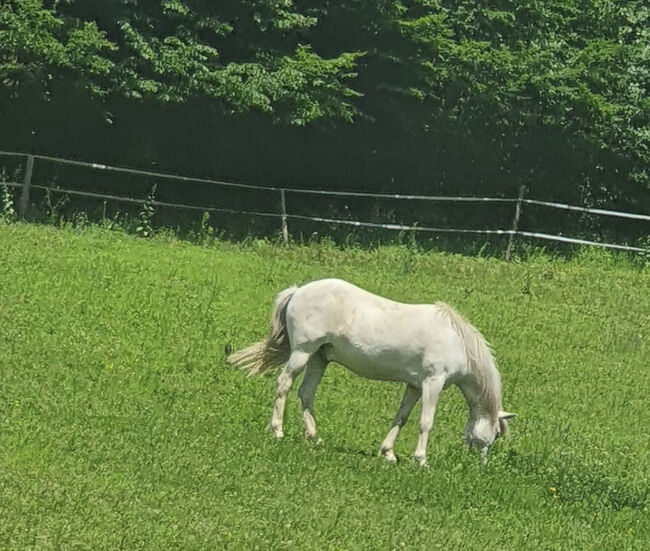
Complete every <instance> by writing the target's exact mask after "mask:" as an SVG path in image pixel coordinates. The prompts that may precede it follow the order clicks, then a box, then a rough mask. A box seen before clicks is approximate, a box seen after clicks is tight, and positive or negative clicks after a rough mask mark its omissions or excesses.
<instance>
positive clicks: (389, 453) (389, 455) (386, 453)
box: [379, 450, 397, 465]
mask: <svg viewBox="0 0 650 551" xmlns="http://www.w3.org/2000/svg"><path fill="white" fill-rule="evenodd" d="M379 455H381V456H382V457H383V458H384V460H385V461H386V463H390V464H391V465H395V464H396V463H397V457H395V453H394V452H393V450H379Z"/></svg>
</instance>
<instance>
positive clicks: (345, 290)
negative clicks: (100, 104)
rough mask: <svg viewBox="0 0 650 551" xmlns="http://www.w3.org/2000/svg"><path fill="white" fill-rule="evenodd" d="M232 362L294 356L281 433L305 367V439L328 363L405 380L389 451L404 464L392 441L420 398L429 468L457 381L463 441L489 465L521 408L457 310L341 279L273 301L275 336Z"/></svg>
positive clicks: (422, 459) (280, 392)
mask: <svg viewBox="0 0 650 551" xmlns="http://www.w3.org/2000/svg"><path fill="white" fill-rule="evenodd" d="M228 360H229V362H230V363H232V364H233V365H235V366H238V367H240V368H242V369H247V370H248V372H249V376H250V375H255V374H257V373H261V372H263V371H266V370H268V369H270V368H273V367H277V366H279V365H281V364H284V363H285V362H286V366H285V367H284V370H283V371H282V372H281V373H280V375H279V377H278V385H277V394H276V399H275V406H274V408H273V415H272V418H271V428H272V429H273V432H274V433H275V436H276V437H277V438H282V437H283V436H284V433H283V431H282V418H283V415H284V406H285V402H286V398H287V394H288V392H289V390H290V389H291V386H292V384H293V381H294V379H295V378H296V377H297V376H298V375H299V374H300V373H301V372H302V371H303V370H305V376H304V379H303V382H302V385H301V386H300V390H299V395H300V400H301V402H302V411H303V420H304V424H305V436H306V437H307V438H313V437H314V436H316V422H315V420H314V413H313V407H314V395H315V393H316V388H317V387H318V384H319V383H320V380H321V378H322V376H323V373H324V371H325V368H326V366H327V364H328V363H329V362H331V361H335V362H338V363H339V364H341V365H343V366H345V367H346V368H348V369H349V370H350V371H352V372H354V373H356V374H357V375H361V376H362V377H367V378H370V379H379V380H383V381H399V382H404V383H406V390H405V392H404V397H403V398H402V403H401V405H400V407H399V409H398V411H397V415H396V416H395V421H394V422H393V426H392V427H391V429H390V431H389V432H388V434H387V436H386V438H385V439H384V441H383V443H382V445H381V451H380V453H381V455H383V456H384V457H385V458H386V460H387V461H389V462H391V463H394V462H396V457H395V453H394V452H393V446H394V445H395V440H396V439H397V435H398V434H399V431H400V429H401V428H402V426H403V425H404V424H405V423H406V421H407V420H408V417H409V414H410V413H411V410H412V409H413V406H414V405H415V403H416V402H417V401H418V399H419V398H422V412H421V415H420V435H419V438H418V443H417V447H416V449H415V455H414V459H415V461H417V462H418V463H419V464H420V465H426V449H427V441H428V438H429V432H430V431H431V428H432V426H433V417H434V413H435V408H436V403H437V401H438V397H439V395H440V392H441V391H442V390H444V389H445V388H447V387H448V386H449V385H450V384H455V385H457V386H458V387H459V388H460V390H461V392H462V393H463V396H464V397H465V399H466V400H467V403H468V405H469V420H468V421H467V425H466V427H465V439H466V443H467V445H468V447H469V448H471V447H472V446H475V447H477V448H478V449H479V450H480V451H481V456H482V458H483V462H484V463H486V462H487V458H488V453H489V451H490V448H491V447H492V445H493V444H494V441H495V440H496V439H497V438H498V437H499V436H500V435H502V434H505V433H506V431H507V429H508V422H507V419H509V418H511V417H514V414H512V413H507V412H504V411H502V410H501V379H500V376H499V372H498V371H497V367H496V362H495V360H494V357H493V356H492V352H491V350H490V348H489V346H488V344H487V342H486V341H485V339H484V338H483V336H482V335H481V333H479V331H478V330H477V329H475V328H474V327H473V326H472V325H471V324H470V323H469V322H468V321H467V320H465V319H464V318H463V317H462V316H461V315H460V314H459V313H457V312H456V311H455V310H454V309H453V308H452V307H451V306H449V305H447V304H444V303H442V302H438V303H436V304H402V303H399V302H394V301H392V300H388V299H385V298H382V297H379V296H377V295H374V294H372V293H369V292H368V291H365V290H363V289H360V288H359V287H356V286H355V285H352V284H351V283H347V282H345V281H342V280H340V279H323V280H320V281H314V282H312V283H308V284H306V285H304V286H302V287H300V288H298V287H291V288H289V289H286V290H284V291H282V292H281V293H280V294H278V296H277V297H276V299H275V303H274V306H273V314H272V317H271V332H270V335H269V337H268V338H267V339H266V340H265V341H261V342H258V343H256V344H253V345H251V346H249V347H248V348H245V349H243V350H240V351H238V352H236V353H234V354H232V355H231V356H230V357H229V358H228Z"/></svg>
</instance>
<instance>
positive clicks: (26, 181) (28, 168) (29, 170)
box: [18, 155, 34, 218]
mask: <svg viewBox="0 0 650 551" xmlns="http://www.w3.org/2000/svg"><path fill="white" fill-rule="evenodd" d="M33 172H34V155H27V163H26V165H25V178H23V192H22V194H21V196H20V203H19V204H18V214H20V217H21V218H25V213H26V212H27V209H28V208H29V188H30V187H31V185H32V174H33Z"/></svg>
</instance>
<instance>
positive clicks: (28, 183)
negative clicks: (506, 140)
mask: <svg viewBox="0 0 650 551" xmlns="http://www.w3.org/2000/svg"><path fill="white" fill-rule="evenodd" d="M0 156H5V157H6V156H10V157H14V158H21V157H22V158H24V163H25V168H24V171H23V174H24V177H23V181H22V182H12V181H6V182H2V183H4V184H5V185H7V186H10V187H17V188H22V191H21V194H20V200H19V214H20V215H21V216H24V214H25V212H26V211H27V209H28V206H29V204H30V191H31V190H32V189H39V190H51V191H56V192H59V193H66V194H68V195H73V196H74V195H78V196H84V197H92V198H97V199H103V200H105V201H115V202H123V203H135V204H145V203H150V204H152V205H155V206H161V207H171V208H176V209H186V210H197V211H202V212H217V213H231V214H243V215H247V216H256V217H258V216H259V217H271V218H277V219H278V222H279V230H280V231H281V234H282V238H283V239H284V240H285V241H288V240H289V236H290V232H289V222H290V220H307V221H311V222H315V223H329V224H341V225H347V226H353V227H364V228H379V229H385V230H397V231H404V230H407V231H416V232H425V233H447V234H484V235H504V236H508V246H507V249H506V253H505V256H506V260H510V256H511V254H512V245H513V240H514V238H515V237H516V236H522V237H529V238H534V239H541V240H546V241H556V242H562V243H571V244H577V245H589V246H597V247H604V248H608V249H616V250H622V251H631V252H637V253H649V252H650V249H647V248H642V247H633V246H630V245H626V244H616V243H605V242H599V241H589V240H585V239H578V238H575V237H567V236H563V235H553V234H548V233H539V232H532V231H522V230H520V229H519V220H520V217H521V213H522V209H523V207H524V205H536V206H543V207H548V208H553V209H562V210H567V211H571V212H580V213H587V214H591V215H598V216H610V217H616V218H627V219H631V220H642V221H647V222H650V215H647V214H638V213H629V212H620V211H613V210H605V209H596V208H588V207H581V206H575V205H567V204H564V203H556V202H550V201H540V200H536V199H531V198H528V197H526V196H525V191H526V190H525V187H524V186H521V188H520V192H519V196H518V197H516V198H504V197H452V196H434V195H408V194H389V193H365V192H352V191H333V190H314V189H296V188H284V187H275V186H257V185H251V184H242V183H234V182H225V181H221V180H213V179H207V178H193V177H189V176H180V175H175V174H168V173H162V172H151V171H146V170H137V169H132V168H124V167H116V166H108V165H104V164H98V163H89V162H83V161H75V160H71V159H61V158H58V157H50V156H46V155H33V154H26V153H16V152H8V151H0ZM38 160H41V161H48V162H52V163H58V164H62V165H74V166H80V167H85V168H87V169H90V170H97V171H108V172H113V173H121V174H133V175H139V176H145V177H151V178H156V179H159V180H163V179H164V180H173V181H178V182H186V183H202V184H211V185H214V186H221V187H225V188H231V189H240V190H250V191H251V192H255V191H267V192H269V191H270V192H276V193H277V194H278V202H277V205H278V210H277V211H247V210H237V209H229V208H221V207H216V206H214V205H205V206H199V205H186V204H178V203H169V202H163V201H155V200H154V201H150V200H148V199H137V198H133V197H125V196H121V195H113V194H107V193H95V192H91V191H81V190H75V189H64V188H60V187H56V188H53V187H51V186H47V185H42V184H36V183H34V182H33V181H32V180H33V173H34V164H35V162H36V161H38ZM289 194H302V195H311V196H316V195H320V196H336V197H356V198H367V199H373V200H389V199H390V200H399V201H433V202H439V203H440V202H451V203H453V202H472V203H510V204H512V205H513V217H512V223H511V225H510V227H509V228H507V229H469V228H445V227H438V228H436V227H427V226H407V225H402V224H391V223H379V222H367V221H360V220H342V219H336V218H328V217H318V216H305V215H301V214H292V213H290V212H287V201H286V197H287V195H289ZM648 235H650V224H648Z"/></svg>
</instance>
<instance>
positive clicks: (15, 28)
mask: <svg viewBox="0 0 650 551" xmlns="http://www.w3.org/2000/svg"><path fill="white" fill-rule="evenodd" d="M646 4H647V3H646V2H642V1H641V0H635V1H631V2H614V1H613V0H588V1H579V0H562V1H560V0H549V1H547V2H541V1H538V0H526V1H524V2H520V1H514V0H498V1H496V2H486V1H484V0H481V1H475V0H461V1H455V2H451V1H448V0H381V1H375V2H369V1H367V0H346V1H343V2H327V3H323V2H321V1H316V0H245V1H242V0H237V1H235V0H226V1H223V2H212V1H208V0H165V1H163V2H152V1H149V0H111V1H101V2H100V1H97V0H93V1H85V0H84V1H81V0H66V1H48V2H44V1H42V0H26V1H20V2H19V1H17V0H7V1H5V2H3V3H2V6H1V7H0V82H1V83H2V87H1V88H0V110H5V111H6V110H9V105H10V101H14V100H16V98H21V97H25V98H28V99H27V100H26V101H27V103H26V104H27V105H30V103H29V101H30V100H29V98H31V96H30V94H29V93H28V90H31V89H32V88H35V89H38V90H39V91H40V96H39V97H42V96H43V95H44V96H45V97H46V98H51V96H52V95H53V94H54V93H55V91H56V90H63V91H60V92H59V93H64V94H67V93H70V87H72V88H73V89H75V90H79V89H81V90H87V91H90V92H91V94H92V95H93V97H94V98H96V99H97V97H99V98H101V99H102V101H105V102H106V105H109V104H110V105H115V103H112V104H111V102H117V103H118V104H119V102H120V101H126V102H127V103H129V104H133V105H140V104H142V103H147V104H151V105H157V106H158V107H159V109H160V113H161V116H164V115H165V114H167V113H168V112H167V111H165V109H167V108H168V107H169V106H171V105H186V104H188V105H199V106H201V108H200V109H198V108H197V110H196V112H194V114H193V115H192V116H193V117H195V119H201V120H202V119H203V118H205V117H210V118H211V120H212V121H213V122H212V126H211V131H214V132H215V133H218V132H220V131H223V132H224V133H226V134H227V132H228V131H227V130H222V126H223V124H222V122H223V120H224V118H227V117H230V116H233V115H242V114H250V113H255V114H260V115H262V117H263V118H266V119H268V120H269V121H272V122H273V123H275V124H281V125H292V126H297V127H303V126H308V125H312V126H313V125H321V126H322V127H324V128H326V129H328V130H331V129H332V128H336V127H337V125H339V127H338V128H340V125H341V124H342V123H351V124H354V125H355V126H356V127H359V128H360V129H361V132H365V134H363V136H364V137H365V138H366V139H365V141H364V140H359V141H358V142H355V141H354V139H351V142H352V147H353V151H350V153H349V157H350V159H354V160H355V161H356V160H357V159H358V158H359V157H361V156H362V155H366V158H365V159H363V162H361V161H359V163H360V166H365V167H368V166H370V167H371V168H374V164H376V163H374V162H373V161H374V159H373V157H372V155H374V153H368V152H367V151H366V150H365V149H364V147H366V148H367V149H369V150H371V151H373V150H378V149H380V146H383V147H381V150H380V153H381V154H382V155H383V157H389V158H390V155H391V154H394V156H395V158H396V159H395V160H393V161H392V164H388V166H387V167H386V169H385V170H384V169H383V166H382V167H381V168H378V169H377V172H378V173H380V174H384V173H385V172H392V173H395V172H400V171H402V172H406V177H409V178H411V179H412V178H413V177H412V175H411V174H410V173H408V172H407V171H405V170H404V169H403V167H402V164H407V163H411V164H418V163H422V164H424V165H425V166H424V167H423V168H422V169H420V172H419V173H418V177H419V178H420V180H421V181H425V180H426V178H425V176H423V175H424V174H432V173H435V171H436V170H439V173H436V175H435V177H433V176H432V177H431V179H430V180H428V181H429V182H431V181H436V180H440V181H442V182H447V181H449V180H452V184H453V185H456V186H458V187H463V186H466V187H471V186H473V185H479V184H473V183H472V182H474V181H479V182H480V185H482V186H491V187H493V188H496V189H497V190H498V191H502V190H503V189H508V190H510V189H517V188H518V186H519V185H521V183H522V182H523V183H526V184H529V185H531V188H532V189H535V187H536V186H537V187H541V188H544V189H547V188H549V187H552V186H557V187H558V188H561V185H559V184H557V183H555V182H557V180H558V179H559V178H560V177H562V178H563V179H566V181H567V184H566V187H568V188H570V189H573V190H576V191H577V193H575V194H574V195H579V196H580V198H581V199H583V200H584V201H586V202H588V203H590V204H594V205H597V204H611V203H617V202H622V201H628V202H632V203H639V204H641V205H643V203H644V202H647V195H648V192H649V190H650V173H649V171H648V166H650V99H649V98H650V30H649V29H650V8H649V7H648V6H647V5H646ZM57 85H60V86H61V87H62V88H60V89H59V88H57ZM194 102H195V103H194ZM21 105H22V104H21ZM196 113H200V114H196ZM110 117H111V115H110V114H107V118H108V119H110ZM256 120H257V119H256ZM259 120H262V119H259ZM192 124H193V121H189V123H188V126H192ZM150 125H151V131H152V132H154V133H155V131H156V129H157V127H156V126H155V123H154V122H151V123H150ZM260 126H261V123H260ZM257 130H259V128H258V127H256V128H254V129H253V132H256V131H257ZM296 135H299V134H296ZM379 137H382V138H383V139H384V142H379ZM224 139H225V137H224ZM391 140H392V141H391ZM333 141H336V140H333ZM366 142H372V143H366ZM377 142H379V145H378V144H377ZM411 143H412V144H413V145H410V144H411ZM264 145H267V144H261V147H264ZM330 147H331V146H330ZM402 148H403V150H402ZM393 152H394V153H393ZM326 153H329V150H326V151H324V155H323V156H324V157H325V154H326ZM409 154H410V155H411V156H412V158H408V159H405V155H409ZM559 154H560V155H562V161H563V162H562V163H561V165H562V167H563V171H561V170H560V169H559V168H558V166H557V165H558V163H557V162H556V161H557V157H558V155H559ZM136 157H137V155H136ZM421 159H424V160H421ZM445 161H448V162H449V163H450V165H451V166H450V167H448V168H447V167H445V168H440V167H441V166H443V165H444V163H445ZM386 162H387V161H386ZM400 163H402V164H400ZM349 164H350V167H344V168H349V169H350V170H351V171H352V170H361V169H357V168H356V166H355V165H354V162H353V161H349ZM206 166H209V165H208V164H207V163H206ZM371 168H366V171H367V172H369V173H370V172H372V170H371ZM470 169H471V170H470ZM391 176H394V174H389V175H387V176H386V179H387V180H388V178H390V177H391ZM300 177H301V178H302V179H304V176H303V175H302V174H301V175H300ZM362 177H365V178H366V180H367V181H363V182H362V183H361V185H362V186H366V187H372V186H376V185H379V184H377V183H376V182H375V181H371V180H372V178H373V176H372V175H368V174H365V173H364V174H362ZM296 178H298V177H296ZM454 178H456V179H457V181H456V180H454ZM422 185H424V184H422ZM428 185H429V186H431V185H432V184H431V183H429V184H428ZM555 190H556V188H554V191H555ZM639 197H641V198H644V197H645V199H639Z"/></svg>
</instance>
